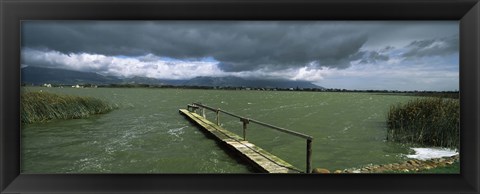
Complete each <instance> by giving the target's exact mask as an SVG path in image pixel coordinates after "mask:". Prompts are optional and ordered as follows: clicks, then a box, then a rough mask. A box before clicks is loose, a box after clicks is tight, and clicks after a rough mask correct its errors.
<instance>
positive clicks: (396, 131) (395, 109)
mask: <svg viewBox="0 0 480 194" xmlns="http://www.w3.org/2000/svg"><path fill="white" fill-rule="evenodd" d="M387 126H388V132H387V140H391V141H396V142H402V143H416V144H420V145H427V146H439V147H449V148H459V146H460V102H459V100H458V99H451V98H432V97H429V98H418V99H415V100H412V101H410V102H408V103H406V104H398V105H393V106H391V107H390V111H389V112H388V115H387Z"/></svg>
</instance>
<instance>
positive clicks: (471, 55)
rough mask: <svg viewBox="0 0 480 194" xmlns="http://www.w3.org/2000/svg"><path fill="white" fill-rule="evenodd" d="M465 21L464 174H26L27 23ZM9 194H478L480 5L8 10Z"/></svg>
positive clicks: (383, 1)
mask: <svg viewBox="0 0 480 194" xmlns="http://www.w3.org/2000/svg"><path fill="white" fill-rule="evenodd" d="M187 19H188V20H458V21H460V102H461V114H460V118H461V126H460V129H461V141H460V142H461V149H460V157H461V159H460V161H461V173H460V174H448V175H447V174H415V175H412V174H321V175H318V174H301V175H291V174H287V175H279V174H274V175H271V174H20V122H19V121H20V119H19V93H20V92H19V90H20V23H21V21H24V20H187ZM0 21H1V34H0V43H1V46H0V59H1V65H0V74H1V79H0V96H1V98H0V99H1V100H0V107H1V108H0V138H1V142H0V146H1V147H0V148H1V149H0V192H1V193H30V192H36V193H68V192H76V193H84V192H95V193H100V192H101V193H119V192H122V193H128V192H131V193H146V192H149V193H412V192H415V193H426V192H428V193H479V191H480V187H479V184H480V183H479V164H480V161H479V153H480V150H479V147H480V146H479V140H480V136H479V120H480V119H479V118H480V117H479V111H480V109H479V99H480V96H479V95H480V94H479V92H480V90H479V81H480V80H479V75H480V71H479V70H480V68H479V65H480V3H479V1H478V0H336V1H335V0H297V1H295V0H178V1H173V0H140V1H133V0H116V1H109V0H84V1H82V0H62V1H60V0H36V1H33V0H0Z"/></svg>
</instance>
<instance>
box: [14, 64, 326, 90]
mask: <svg viewBox="0 0 480 194" xmlns="http://www.w3.org/2000/svg"><path fill="white" fill-rule="evenodd" d="M21 72H22V76H21V77H22V83H25V84H34V85H41V84H44V83H50V84H62V85H75V84H87V83H88V84H97V85H108V84H149V85H174V86H210V87H252V88H297V87H298V88H318V89H322V88H323V87H321V86H317V85H315V84H312V83H310V82H308V81H292V80H282V79H276V80H271V79H245V78H241V77H235V76H226V77H207V76H202V77H195V78H192V79H186V80H169V79H155V78H148V77H130V78H121V77H115V76H104V75H100V74H98V73H92V72H81V71H73V70H65V69H55V68H44V67H35V66H28V67H24V68H22V69H21Z"/></svg>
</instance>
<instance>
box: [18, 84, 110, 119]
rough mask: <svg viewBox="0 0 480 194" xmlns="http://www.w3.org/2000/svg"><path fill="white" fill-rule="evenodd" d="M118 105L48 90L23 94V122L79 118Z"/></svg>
mask: <svg viewBox="0 0 480 194" xmlns="http://www.w3.org/2000/svg"><path fill="white" fill-rule="evenodd" d="M115 108H116V106H113V105H111V104H109V103H106V102H104V101H102V100H100V99H96V98H93V97H80V96H70V95H58V94H52V93H48V92H24V93H22V94H21V110H20V114H21V122H22V123H23V124H26V123H34V122H44V121H48V120H52V119H78V118H85V117H88V116H89V115H93V114H101V113H107V112H109V111H111V110H113V109H115Z"/></svg>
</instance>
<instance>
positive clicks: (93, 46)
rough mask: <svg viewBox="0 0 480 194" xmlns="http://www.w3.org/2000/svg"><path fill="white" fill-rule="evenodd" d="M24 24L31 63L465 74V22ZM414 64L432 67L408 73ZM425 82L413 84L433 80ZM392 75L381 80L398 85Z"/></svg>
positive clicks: (133, 69) (240, 72)
mask: <svg viewBox="0 0 480 194" xmlns="http://www.w3.org/2000/svg"><path fill="white" fill-rule="evenodd" d="M21 32H22V37H21V38H22V39H21V45H22V54H21V57H22V60H21V62H22V66H30V65H31V66H42V67H52V68H63V69H72V70H78V71H85V72H97V73H101V74H104V75H113V76H122V77H131V76H144V77H152V78H161V79H189V78H193V77H196V76H240V77H244V78H249V77H254V78H272V79H279V78H281V79H291V80H306V81H312V82H314V83H316V84H318V85H322V86H325V87H335V86H339V87H343V88H348V87H346V86H345V84H348V83H350V82H352V85H354V84H353V83H356V84H361V83H362V82H361V81H360V80H366V82H365V83H367V81H368V80H367V79H369V80H370V81H372V80H375V79H377V78H378V77H383V78H382V79H388V78H387V77H385V76H389V75H394V74H392V73H390V74H389V73H386V74H385V75H383V74H381V73H378V74H373V73H371V72H379V71H378V70H379V69H386V70H385V71H384V72H387V71H388V70H391V71H395V72H396V74H395V75H412V76H417V77H415V78H412V79H411V80H426V79H427V78H425V75H427V74H428V72H432V70H431V69H432V68H439V67H448V70H445V71H440V72H438V73H437V75H439V76H438V79H439V80H440V81H442V76H440V75H441V74H442V73H445V74H449V75H452V73H453V74H457V76H456V78H455V76H453V78H452V77H450V78H449V79H450V80H452V79H456V80H457V82H458V64H459V62H458V53H459V40H458V39H459V29H458V22H456V21H395V22H392V21H24V22H22V29H21ZM425 65H427V66H428V68H417V67H419V66H422V67H423V66H425ZM427 69H428V71H427ZM413 70H415V71H425V72H423V73H418V74H408V73H407V74H402V72H412V71H413ZM352 72H359V73H352ZM344 75H348V76H347V77H345V76H344ZM365 75H370V78H367V77H368V76H365ZM380 75H381V76H380ZM332 76H333V77H332ZM422 76H423V77H422ZM340 77H342V80H341V81H339V80H337V79H336V78H340ZM355 77H356V78H355ZM391 79H392V81H389V82H388V83H392V84H393V83H400V82H395V81H394V80H397V81H400V80H401V79H400V76H397V77H396V78H395V77H394V76H391ZM436 79H437V78H436ZM332 80H336V81H332ZM348 80H350V81H348ZM440 81H439V82H436V83H446V82H447V81H446V80H443V82H440ZM339 83H343V85H341V84H340V85H339ZM381 83H382V84H385V83H387V82H385V81H382V82H381ZM419 83H420V81H412V82H411V83H406V84H405V85H406V86H411V85H416V86H418V88H416V89H419V88H422V87H425V88H428V87H430V86H427V85H428V83H427V82H422V84H423V83H424V85H422V84H419ZM432 83H433V82H432ZM324 84H328V85H324ZM382 84H376V85H377V86H382V87H383V88H393V87H392V86H387V85H382ZM452 85H455V84H450V86H452ZM368 87H370V86H366V87H365V88H368ZM451 88H452V87H449V89H451ZM350 89H352V88H350ZM453 89H455V88H453Z"/></svg>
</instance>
